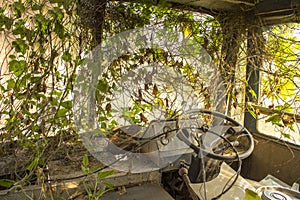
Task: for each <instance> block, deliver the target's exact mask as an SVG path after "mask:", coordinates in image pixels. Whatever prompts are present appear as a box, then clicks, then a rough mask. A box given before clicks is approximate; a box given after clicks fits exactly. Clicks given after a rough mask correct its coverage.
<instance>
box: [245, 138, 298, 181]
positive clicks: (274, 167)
mask: <svg viewBox="0 0 300 200" xmlns="http://www.w3.org/2000/svg"><path fill="white" fill-rule="evenodd" d="M254 139H255V148H254V151H253V153H252V155H251V156H250V157H249V158H247V159H245V160H244V161H243V167H242V176H243V177H245V178H248V179H252V180H256V181H260V180H262V179H263V178H264V177H266V176H267V175H268V174H271V175H272V176H275V177H276V178H278V179H280V180H282V181H283V182H285V183H287V184H289V185H292V184H293V183H295V182H298V183H300V146H296V145H292V144H287V143H283V142H282V141H279V140H278V139H273V138H270V137H266V136H264V135H262V134H254Z"/></svg>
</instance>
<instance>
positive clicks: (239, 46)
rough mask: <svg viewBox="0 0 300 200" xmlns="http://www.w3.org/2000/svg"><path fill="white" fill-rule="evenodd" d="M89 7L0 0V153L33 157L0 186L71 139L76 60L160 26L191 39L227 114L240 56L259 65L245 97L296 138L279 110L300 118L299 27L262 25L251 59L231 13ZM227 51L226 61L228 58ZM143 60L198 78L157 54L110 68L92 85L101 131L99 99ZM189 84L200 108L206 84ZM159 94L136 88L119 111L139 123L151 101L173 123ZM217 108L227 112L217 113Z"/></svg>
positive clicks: (237, 108)
mask: <svg viewBox="0 0 300 200" xmlns="http://www.w3.org/2000/svg"><path fill="white" fill-rule="evenodd" d="M84 2H85V3H84ZM95 2H96V1H95ZM95 2H94V1H93V3H95ZM98 3H99V4H98V6H97V5H96V4H95V5H96V6H95V5H91V6H89V5H90V4H89V1H81V3H80V4H79V2H78V1H77V0H67V1H65V0H49V1H48V0H41V1H34V0H28V1H21V0H9V1H4V0H2V1H0V5H1V8H0V40H1V43H0V44H1V54H0V56H1V60H0V62H1V64H0V65H1V66H0V83H1V84H0V113H1V119H0V120H1V121H0V128H1V132H0V139H1V141H0V142H1V143H2V145H1V147H0V155H1V156H3V157H4V156H17V155H20V154H21V153H23V152H24V151H23V150H26V151H27V152H33V153H32V154H31V155H28V154H27V155H26V156H27V157H28V159H27V161H26V162H24V161H23V162H22V163H20V164H18V163H16V166H15V168H16V169H18V170H19V169H21V171H23V172H22V173H19V172H16V175H14V176H12V177H13V178H14V179H15V180H13V181H6V182H4V183H3V184H1V185H2V186H6V187H11V186H13V185H18V184H19V185H24V184H28V183H30V182H29V180H31V178H32V177H33V176H35V174H36V173H35V172H36V171H37V170H39V169H43V168H44V167H45V166H46V165H47V163H48V161H49V160H50V159H51V158H53V156H55V155H56V153H57V151H58V149H60V146H61V145H62V144H63V143H66V142H76V141H77V134H76V130H75V129H74V124H73V123H74V120H73V113H72V108H73V101H72V89H73V84H74V81H75V79H76V69H77V67H78V66H79V65H81V64H82V63H83V57H84V55H85V53H86V52H88V51H89V50H91V49H92V48H93V47H95V46H96V45H97V44H99V42H101V41H102V39H106V38H108V37H110V36H113V35H115V34H117V33H120V32H122V31H125V30H129V29H134V28H138V27H144V26H149V25H160V26H163V27H164V28H166V29H174V30H177V31H179V32H181V33H182V34H183V35H184V36H185V37H190V38H193V39H194V40H196V41H197V42H199V44H201V45H202V46H203V48H204V49H205V50H206V51H207V52H208V53H209V55H210V56H211V57H212V60H213V61H214V62H215V64H216V65H217V66H218V67H219V69H221V71H222V74H223V76H224V77H223V78H224V79H225V81H226V83H225V86H226V92H227V96H228V101H227V102H228V104H227V110H231V111H232V115H235V114H239V115H240V113H241V112H244V111H245V104H244V103H245V102H244V101H245V100H244V97H243V96H244V93H245V88H246V86H247V80H246V76H245V71H246V69H245V68H246V61H247V59H248V58H249V57H258V58H259V59H262V60H263V62H264V64H263V65H261V66H256V67H257V68H258V69H260V70H261V71H262V72H263V75H262V83H263V86H262V87H261V91H262V94H256V93H255V91H251V93H252V96H254V97H255V98H256V99H257V100H258V102H259V103H260V105H259V106H264V107H268V108H269V109H271V110H273V111H274V110H277V111H279V112H274V113H273V114H271V115H272V116H271V117H270V116H269V115H268V116H263V118H264V120H265V119H266V122H272V123H273V124H275V125H278V127H280V132H281V133H282V134H283V135H285V136H286V137H290V133H288V132H286V128H289V129H291V130H294V131H298V132H299V128H298V126H297V123H296V121H297V119H296V117H291V116H293V115H288V117H287V115H284V114H283V113H282V112H283V111H285V112H289V113H292V114H293V113H294V114H296V113H299V101H300V99H299V76H300V74H299V71H300V70H299V48H300V46H299V41H298V40H299V39H298V35H297V34H294V33H295V32H298V30H297V27H298V25H280V26H276V27H269V28H268V30H266V31H265V32H264V34H263V35H262V38H261V39H262V40H264V47H263V48H264V50H263V51H258V52H263V53H262V54H259V55H258V54H257V55H247V42H246V41H247V40H246V39H247V37H248V35H247V29H248V28H249V27H247V26H246V25H245V23H246V22H245V20H244V19H242V18H235V19H234V20H232V19H233V18H234V17H233V16H232V15H226V14H223V15H222V16H210V15H207V14H199V13H193V12H191V11H187V10H178V9H172V8H170V7H169V6H170V5H168V4H167V3H165V2H163V3H161V4H159V5H157V6H153V5H148V4H142V3H140V4H138V3H120V2H106V1H100V2H98ZM93 6H95V10H96V11H97V12H98V11H99V13H101V12H103V11H104V8H105V17H104V14H103V15H101V17H102V18H97V16H98V15H95V14H93V16H89V15H92V14H91V13H92V12H83V11H84V10H85V8H94V7H93ZM86 10H87V9H86ZM100 10H101V12H100ZM89 17H91V19H89ZM226 17H227V18H226ZM218 20H219V21H218ZM99 23H101V24H102V25H103V27H101V26H102V25H101V26H100V25H99ZM239 23H240V24H239ZM255 26H257V25H255ZM102 28H103V29H102ZM258 28H259V29H260V28H261V27H258ZM231 33H234V34H231ZM225 36H226V37H225ZM227 36H228V37H227ZM248 41H249V40H248ZM233 49H234V52H235V55H234V56H232V55H231V54H229V53H230V51H231V50H232V51H233ZM151 62H153V63H161V64H164V65H166V66H168V67H174V68H176V69H177V70H179V71H181V73H182V74H183V75H184V76H186V77H187V80H188V81H190V83H191V84H192V83H193V79H197V77H195V76H194V75H195V74H193V73H191V70H190V69H191V66H190V65H187V64H186V63H184V62H183V61H182V60H180V58H176V57H173V58H172V57H170V55H169V54H168V53H167V52H164V51H163V50H161V49H143V50H141V51H140V52H138V54H136V55H124V56H123V57H121V58H119V59H117V60H114V61H112V64H111V66H109V71H108V72H107V73H106V74H104V75H103V78H102V79H101V80H100V81H99V84H98V90H97V93H96V100H97V102H95V103H96V106H97V109H96V110H97V114H98V116H96V117H97V119H98V121H99V124H100V126H101V128H104V129H112V128H114V126H116V125H117V124H116V123H115V122H114V121H110V119H109V118H110V117H112V110H111V104H110V102H109V100H110V99H109V98H105V95H107V94H109V92H110V90H112V89H113V88H114V83H115V82H116V81H118V80H120V79H121V77H122V73H120V72H121V71H125V70H127V71H130V70H133V71H134V69H135V68H136V66H137V65H143V64H144V63H151ZM223 69H226V70H223ZM189 70H190V71H189ZM228 77H229V78H228ZM197 87H198V88H197V89H199V91H200V93H202V96H203V97H204V98H203V101H204V104H203V105H204V107H206V108H208V109H209V108H211V105H210V96H209V95H210V91H208V90H207V88H206V87H205V85H202V86H201V85H198V86H197ZM163 89H164V87H163V86H159V87H157V86H155V85H143V87H141V88H136V91H135V92H136V93H135V95H134V96H133V97H132V98H133V100H134V102H135V105H134V106H135V107H133V108H132V109H131V110H130V112H127V113H125V114H127V115H128V116H127V117H129V118H130V120H131V122H132V123H140V124H145V123H147V122H148V118H147V115H145V112H146V111H149V110H151V108H152V107H153V105H154V104H155V105H157V106H159V107H161V108H163V109H165V111H167V112H166V113H167V117H174V116H177V114H178V113H176V109H170V108H169V107H168V106H169V105H170V104H171V101H170V99H165V98H164V99H161V98H160V96H159V94H160V93H161V91H162V90H163ZM149 91H150V92H149ZM139 92H140V93H139ZM148 94H150V96H151V97H149V99H150V100H152V101H153V102H154V104H150V103H149V102H148V103H145V102H144V103H142V102H141V99H139V98H141V96H145V95H148ZM108 96H109V95H108ZM149 99H148V100H149ZM219 108H220V109H221V111H225V110H226V108H225V107H219ZM251 108H253V110H252V111H253V112H252V114H253V115H255V116H256V117H259V118H260V117H261V115H259V114H262V113H261V110H260V109H257V107H251ZM229 113H230V112H229ZM74 138H75V139H74ZM11 147H14V148H15V147H16V148H15V149H12V148H11ZM24 171H25V172H24ZM9 178H11V177H9ZM0 183H1V182H0Z"/></svg>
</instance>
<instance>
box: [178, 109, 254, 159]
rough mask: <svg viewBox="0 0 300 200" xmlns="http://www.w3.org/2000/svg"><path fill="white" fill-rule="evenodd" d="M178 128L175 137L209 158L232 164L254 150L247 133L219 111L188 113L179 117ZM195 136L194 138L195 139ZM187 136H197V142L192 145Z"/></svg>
mask: <svg viewBox="0 0 300 200" xmlns="http://www.w3.org/2000/svg"><path fill="white" fill-rule="evenodd" d="M209 115H210V117H209ZM207 119H209V120H207ZM178 126H179V129H181V131H179V132H181V133H178V137H179V138H180V139H181V140H182V141H184V142H185V143H186V144H187V145H189V146H190V147H191V148H192V149H193V150H194V151H195V152H196V153H199V152H200V151H201V153H203V155H205V156H207V157H210V158H214V159H218V160H224V161H236V160H238V159H244V158H246V157H248V156H249V155H250V154H251V153H252V151H253V149H254V142H253V138H252V135H251V134H250V133H249V131H248V130H247V129H246V128H244V127H243V126H242V125H241V124H239V123H238V122H237V121H236V120H234V119H232V118H230V117H228V116H226V115H224V114H222V113H219V112H214V111H209V110H202V109H197V110H191V111H188V112H186V113H184V114H183V116H182V117H181V119H180V120H179V122H178ZM199 132H200V134H199ZM195 133H197V134H198V135H196V136H195ZM189 134H193V135H194V137H198V141H199V143H198V144H195V143H193V141H191V140H190V139H188V138H191V137H189ZM235 152H238V155H236V153H235Z"/></svg>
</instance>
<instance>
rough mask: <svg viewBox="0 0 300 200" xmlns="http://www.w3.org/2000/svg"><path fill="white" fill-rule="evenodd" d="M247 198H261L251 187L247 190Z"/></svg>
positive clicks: (247, 199) (254, 199)
mask: <svg viewBox="0 0 300 200" xmlns="http://www.w3.org/2000/svg"><path fill="white" fill-rule="evenodd" d="M245 200H261V198H260V197H259V196H258V194H257V193H256V192H254V191H252V190H250V189H248V188H247V189H246V190H245Z"/></svg>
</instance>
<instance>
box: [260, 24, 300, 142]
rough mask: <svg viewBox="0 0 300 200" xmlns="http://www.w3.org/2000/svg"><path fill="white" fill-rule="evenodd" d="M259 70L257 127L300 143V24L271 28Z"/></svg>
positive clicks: (266, 35) (266, 132)
mask: <svg viewBox="0 0 300 200" xmlns="http://www.w3.org/2000/svg"><path fill="white" fill-rule="evenodd" d="M264 37H265V40H266V46H265V52H266V53H265V54H264V55H262V56H263V61H264V62H263V66H261V68H260V71H261V74H260V94H259V104H258V105H255V106H254V107H255V112H256V115H257V120H258V124H257V130H258V131H259V132H261V133H263V134H267V135H270V136H273V137H276V138H279V139H282V140H284V141H288V142H291V143H294V144H297V145H300V24H289V25H280V26H275V27H270V28H269V30H267V31H265V34H264Z"/></svg>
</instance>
